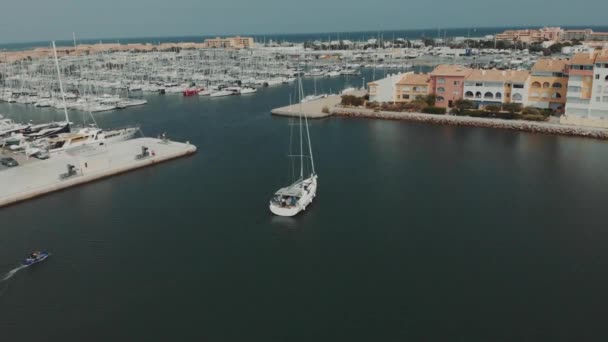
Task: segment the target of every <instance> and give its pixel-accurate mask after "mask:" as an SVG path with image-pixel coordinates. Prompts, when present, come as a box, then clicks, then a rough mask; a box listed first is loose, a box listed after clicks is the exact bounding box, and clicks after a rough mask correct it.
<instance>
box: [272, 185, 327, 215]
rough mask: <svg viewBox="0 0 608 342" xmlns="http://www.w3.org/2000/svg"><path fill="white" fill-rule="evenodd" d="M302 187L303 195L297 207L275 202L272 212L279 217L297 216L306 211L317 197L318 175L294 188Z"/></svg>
mask: <svg viewBox="0 0 608 342" xmlns="http://www.w3.org/2000/svg"><path fill="white" fill-rule="evenodd" d="M299 185H302V193H301V197H300V198H299V200H298V201H297V202H296V204H295V205H288V206H282V205H279V204H277V203H275V202H273V201H271V202H270V211H271V212H272V213H273V214H275V215H277V216H286V217H291V216H296V215H297V214H299V213H300V212H302V211H304V210H306V207H308V206H309V205H310V204H311V203H312V201H313V199H314V198H315V196H316V195H317V175H313V176H311V177H310V178H307V179H304V180H302V181H301V182H300V183H297V184H294V185H292V186H299Z"/></svg>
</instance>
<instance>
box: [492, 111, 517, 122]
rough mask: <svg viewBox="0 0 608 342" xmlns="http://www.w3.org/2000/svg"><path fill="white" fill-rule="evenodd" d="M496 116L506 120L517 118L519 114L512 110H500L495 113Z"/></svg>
mask: <svg viewBox="0 0 608 342" xmlns="http://www.w3.org/2000/svg"><path fill="white" fill-rule="evenodd" d="M494 117H496V118H499V119H505V120H513V119H517V118H518V117H519V115H518V114H515V113H511V112H498V113H494Z"/></svg>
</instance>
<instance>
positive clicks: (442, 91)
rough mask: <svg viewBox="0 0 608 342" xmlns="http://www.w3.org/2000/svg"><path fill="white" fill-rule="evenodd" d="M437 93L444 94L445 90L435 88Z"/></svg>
mask: <svg viewBox="0 0 608 342" xmlns="http://www.w3.org/2000/svg"><path fill="white" fill-rule="evenodd" d="M437 92H438V93H445V88H443V87H439V88H437Z"/></svg>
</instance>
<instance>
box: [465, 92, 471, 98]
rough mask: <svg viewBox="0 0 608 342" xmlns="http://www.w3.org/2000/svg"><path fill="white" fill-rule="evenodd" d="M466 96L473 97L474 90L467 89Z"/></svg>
mask: <svg viewBox="0 0 608 342" xmlns="http://www.w3.org/2000/svg"><path fill="white" fill-rule="evenodd" d="M464 96H466V97H473V92H472V91H467V92H466V93H465V94H464Z"/></svg>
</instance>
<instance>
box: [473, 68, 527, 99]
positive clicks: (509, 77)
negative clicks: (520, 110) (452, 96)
mask: <svg viewBox="0 0 608 342" xmlns="http://www.w3.org/2000/svg"><path fill="white" fill-rule="evenodd" d="M529 78H530V72H528V71H519V70H496V69H491V70H479V69H476V70H473V71H472V72H471V73H470V74H469V76H467V77H466V79H465V83H464V99H466V100H470V101H473V103H475V105H476V106H477V107H483V106H486V105H489V104H496V105H502V104H505V103H518V104H521V105H522V106H525V105H526V104H527V102H528V88H529Z"/></svg>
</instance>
